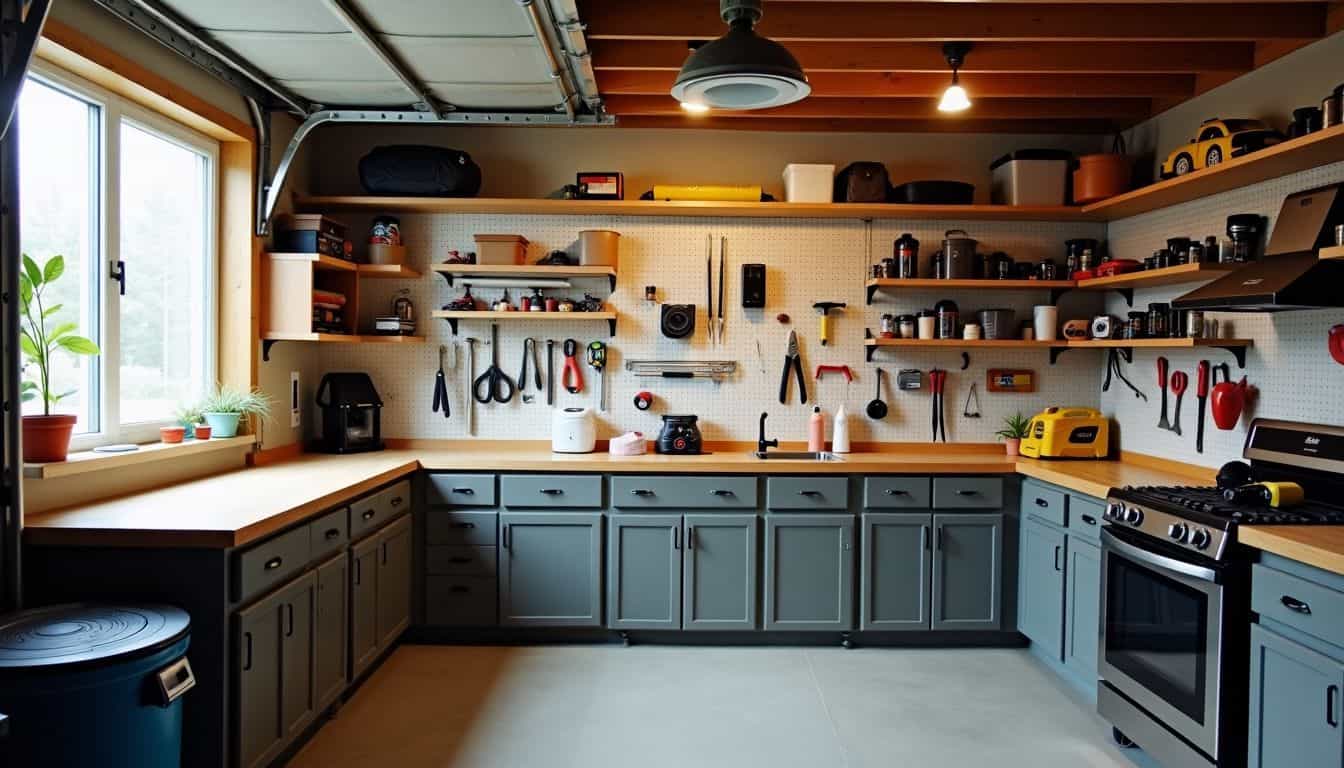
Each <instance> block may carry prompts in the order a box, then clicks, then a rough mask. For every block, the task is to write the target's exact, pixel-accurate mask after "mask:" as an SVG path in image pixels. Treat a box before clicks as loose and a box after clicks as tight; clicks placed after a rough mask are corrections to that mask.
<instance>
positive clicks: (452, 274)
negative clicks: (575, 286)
mask: <svg viewBox="0 0 1344 768" xmlns="http://www.w3.org/2000/svg"><path fill="white" fill-rule="evenodd" d="M429 268H430V270H431V271H434V272H437V273H439V274H440V275H443V279H444V280H447V281H448V285H450V286H451V285H452V284H453V281H454V280H455V279H462V278H470V277H504V278H513V279H517V280H526V279H527V278H529V277H535V278H542V279H546V280H556V279H560V280H563V279H565V278H567V277H588V278H597V277H605V278H607V285H608V286H610V288H611V290H613V291H614V290H616V268H615V267H560V266H547V265H545V264H516V265H515V264H432V265H430V267H429Z"/></svg>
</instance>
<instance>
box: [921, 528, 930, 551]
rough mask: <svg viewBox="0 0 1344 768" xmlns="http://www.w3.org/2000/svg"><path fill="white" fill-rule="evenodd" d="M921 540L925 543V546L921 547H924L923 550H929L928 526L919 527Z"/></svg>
mask: <svg viewBox="0 0 1344 768" xmlns="http://www.w3.org/2000/svg"><path fill="white" fill-rule="evenodd" d="M919 538H920V541H922V542H923V544H922V545H921V547H922V548H923V549H928V548H929V526H927V525H921V526H919Z"/></svg>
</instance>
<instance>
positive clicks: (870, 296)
mask: <svg viewBox="0 0 1344 768" xmlns="http://www.w3.org/2000/svg"><path fill="white" fill-rule="evenodd" d="M866 289H867V291H868V303H869V304H872V303H873V294H875V293H877V286H876V285H869V286H866Z"/></svg>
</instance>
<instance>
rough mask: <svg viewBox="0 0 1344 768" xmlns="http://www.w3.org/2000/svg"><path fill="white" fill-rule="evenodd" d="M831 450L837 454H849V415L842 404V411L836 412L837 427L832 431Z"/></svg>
mask: <svg viewBox="0 0 1344 768" xmlns="http://www.w3.org/2000/svg"><path fill="white" fill-rule="evenodd" d="M831 450H832V451H835V452H836V453H849V414H848V413H846V412H845V404H844V403H841V404H840V409H839V410H837V411H836V412H835V425H834V426H833V427H832V431H831Z"/></svg>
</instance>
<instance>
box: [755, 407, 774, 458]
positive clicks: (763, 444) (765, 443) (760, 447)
mask: <svg viewBox="0 0 1344 768" xmlns="http://www.w3.org/2000/svg"><path fill="white" fill-rule="evenodd" d="M769 415H770V414H768V413H766V412H765V411H761V434H760V437H758V438H757V439H756V452H757V453H765V449H767V448H778V447H779V441H778V440H766V439H765V418H766V417H767V416H769Z"/></svg>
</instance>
